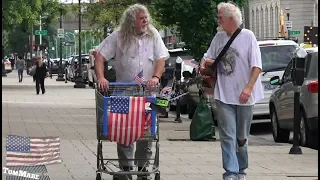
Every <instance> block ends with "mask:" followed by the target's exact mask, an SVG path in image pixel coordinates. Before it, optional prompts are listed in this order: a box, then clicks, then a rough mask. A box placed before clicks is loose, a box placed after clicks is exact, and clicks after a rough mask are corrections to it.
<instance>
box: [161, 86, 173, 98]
mask: <svg viewBox="0 0 320 180" xmlns="http://www.w3.org/2000/svg"><path fill="white" fill-rule="evenodd" d="M171 91H172V87H168V86H166V87H164V88H162V89H161V91H160V95H161V96H164V95H167V94H170V93H171Z"/></svg>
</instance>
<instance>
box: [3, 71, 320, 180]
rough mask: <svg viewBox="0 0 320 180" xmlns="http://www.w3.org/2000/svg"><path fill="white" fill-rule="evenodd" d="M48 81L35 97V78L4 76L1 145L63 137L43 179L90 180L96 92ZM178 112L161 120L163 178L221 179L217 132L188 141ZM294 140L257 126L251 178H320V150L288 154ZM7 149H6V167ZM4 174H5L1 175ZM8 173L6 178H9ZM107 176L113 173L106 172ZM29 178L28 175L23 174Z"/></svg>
mask: <svg viewBox="0 0 320 180" xmlns="http://www.w3.org/2000/svg"><path fill="white" fill-rule="evenodd" d="M56 78H57V77H56V76H53V78H52V79H50V78H47V79H46V80H45V84H46V93H45V94H43V95H42V94H41V93H40V95H36V90H35V84H34V83H33V82H32V77H31V76H28V75H26V74H25V75H24V79H23V82H21V83H19V82H18V78H17V72H16V71H15V70H14V71H13V72H12V73H10V74H8V76H7V77H3V78H2V112H3V113H2V125H3V126H2V148H3V150H5V140H6V136H7V135H20V136H37V137H43V136H59V137H60V139H61V145H60V149H61V159H62V163H61V164H55V165H47V166H46V169H47V172H44V174H43V175H42V176H40V179H41V178H42V179H50V180H62V179H63V180H72V179H76V180H90V179H95V170H96V153H97V152H96V151H97V140H96V117H95V113H96V108H95V91H94V89H92V88H91V87H88V86H87V88H86V89H75V88H73V85H74V83H71V82H68V83H64V82H57V81H56ZM174 113H175V112H171V113H170V116H169V118H163V119H160V120H159V121H160V171H161V179H163V180H180V179H181V180H206V179H208V180H209V179H210V180H212V179H214V180H220V179H222V173H223V168H222V162H221V149H220V142H219V134H218V131H217V128H216V136H217V141H215V142H195V141H190V140H189V126H190V122H191V121H190V120H189V119H188V118H187V117H186V116H185V115H182V116H181V117H182V120H183V123H174ZM291 146H292V144H283V143H275V142H274V141H273V138H272V133H271V129H270V127H269V126H268V123H263V124H259V125H258V124H254V125H253V126H252V129H251V136H250V137H249V168H248V170H247V173H248V177H247V178H248V179H249V180H315V179H318V151H317V150H314V149H310V148H305V147H301V148H302V152H303V154H302V155H290V154H289V150H290V148H291ZM115 147H116V145H115V143H112V142H105V143H104V147H103V148H104V149H103V151H104V153H105V154H106V155H107V156H108V157H109V158H117V157H116V148H115ZM5 157H6V153H5V152H3V153H2V165H3V166H4V165H5ZM2 176H3V177H4V178H5V176H6V175H5V174H3V175H2ZM8 177H9V176H7V179H8ZM102 177H103V179H106V180H111V179H112V178H111V176H109V175H106V174H103V175H102ZM25 179H28V178H25Z"/></svg>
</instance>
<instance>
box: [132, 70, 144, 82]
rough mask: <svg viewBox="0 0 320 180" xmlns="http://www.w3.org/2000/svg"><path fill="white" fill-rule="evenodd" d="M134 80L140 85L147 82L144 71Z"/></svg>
mask: <svg viewBox="0 0 320 180" xmlns="http://www.w3.org/2000/svg"><path fill="white" fill-rule="evenodd" d="M134 80H135V81H136V82H137V83H138V84H142V83H143V82H144V81H145V78H144V76H143V70H142V71H141V72H139V74H138V75H137V76H136V77H135V78H134Z"/></svg>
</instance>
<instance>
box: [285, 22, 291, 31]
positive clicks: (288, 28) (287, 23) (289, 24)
mask: <svg viewBox="0 0 320 180" xmlns="http://www.w3.org/2000/svg"><path fill="white" fill-rule="evenodd" d="M286 27H287V30H292V21H286Z"/></svg>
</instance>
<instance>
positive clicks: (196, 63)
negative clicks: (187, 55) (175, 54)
mask: <svg viewBox="0 0 320 180" xmlns="http://www.w3.org/2000/svg"><path fill="white" fill-rule="evenodd" d="M183 62H184V64H186V65H189V66H191V67H193V68H195V69H197V68H198V67H199V63H198V62H197V61H195V60H193V59H191V60H183Z"/></svg>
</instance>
